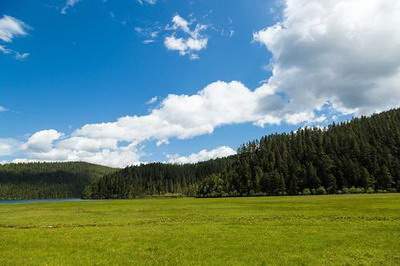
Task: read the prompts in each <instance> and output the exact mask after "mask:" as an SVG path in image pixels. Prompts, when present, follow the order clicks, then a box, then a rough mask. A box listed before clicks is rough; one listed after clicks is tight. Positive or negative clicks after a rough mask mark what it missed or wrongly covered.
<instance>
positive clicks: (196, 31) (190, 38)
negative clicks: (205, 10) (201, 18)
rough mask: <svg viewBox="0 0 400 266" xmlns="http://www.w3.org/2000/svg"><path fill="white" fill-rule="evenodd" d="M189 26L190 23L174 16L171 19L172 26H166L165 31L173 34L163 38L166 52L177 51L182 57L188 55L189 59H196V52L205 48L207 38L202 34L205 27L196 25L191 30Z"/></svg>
mask: <svg viewBox="0 0 400 266" xmlns="http://www.w3.org/2000/svg"><path fill="white" fill-rule="evenodd" d="M191 26H192V22H189V21H187V20H186V19H184V18H183V17H181V16H179V15H175V16H174V17H173V18H172V26H167V30H171V31H173V33H172V35H170V36H166V37H165V39H164V45H165V47H166V48H167V49H168V50H172V51H178V52H179V54H180V55H182V56H184V55H188V56H189V57H190V58H191V59H198V58H199V56H198V52H199V51H201V50H203V49H205V48H207V43H208V38H207V37H205V36H204V35H203V34H202V32H203V31H204V30H206V29H207V26H206V25H203V24H196V25H195V26H194V27H192V28H193V29H191Z"/></svg>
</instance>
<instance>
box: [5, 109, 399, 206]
mask: <svg viewBox="0 0 400 266" xmlns="http://www.w3.org/2000/svg"><path fill="white" fill-rule="evenodd" d="M396 191H397V192H399V191H400V109H395V110H390V111H386V112H383V113H380V114H374V115H372V116H370V117H365V116H363V117H359V118H354V119H352V120H351V121H346V122H342V123H339V124H332V125H330V126H328V127H326V128H307V127H306V128H301V129H299V130H297V131H296V132H290V133H282V134H273V135H268V136H264V137H262V138H261V139H259V140H254V141H250V142H248V143H246V144H244V145H242V146H241V147H240V148H239V149H238V153H237V155H234V156H230V157H227V158H221V159H215V160H209V161H205V162H199V163H195V164H165V163H150V164H142V165H138V166H130V167H126V168H124V169H113V168H109V167H105V166H99V165H94V164H88V163H83V162H67V163H20V164H4V165H0V199H30V198H71V197H82V198H92V199H114V198H137V197H143V196H156V195H179V196H195V197H232V196H257V195H309V194H336V193H373V192H396Z"/></svg>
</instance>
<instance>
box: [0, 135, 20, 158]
mask: <svg viewBox="0 0 400 266" xmlns="http://www.w3.org/2000/svg"><path fill="white" fill-rule="evenodd" d="M20 145H21V143H19V142H18V141H17V140H15V139H10V138H6V139H4V138H0V156H11V155H13V154H14V153H15V152H16V151H17V150H19V146H20Z"/></svg>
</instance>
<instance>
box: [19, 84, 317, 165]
mask: <svg viewBox="0 0 400 266" xmlns="http://www.w3.org/2000/svg"><path fill="white" fill-rule="evenodd" d="M280 101H282V99H280V98H279V97H277V96H276V95H274V91H273V90H272V89H271V88H270V87H268V86H267V85H262V86H260V87H259V88H257V89H255V90H253V91H252V90H250V89H248V88H247V87H246V86H244V85H243V84H242V83H240V82H237V81H233V82H229V83H227V82H222V81H218V82H214V83H211V84H210V85H208V86H206V87H205V88H203V89H202V90H200V91H199V92H198V93H196V94H193V95H175V94H171V95H169V96H168V97H166V98H165V99H163V100H162V101H161V102H160V105H159V107H157V108H154V109H152V110H151V111H150V112H149V113H148V114H146V115H142V116H137V115H136V116H125V117H121V118H119V119H117V120H116V121H114V122H107V123H97V124H87V125H84V126H83V127H81V128H79V129H76V130H75V131H74V132H72V133H71V134H70V135H65V134H63V133H61V132H58V131H56V130H54V129H50V130H42V131H39V132H36V133H34V134H32V136H31V137H29V138H28V140H27V141H26V142H25V143H24V144H22V145H21V152H22V153H23V158H21V159H19V160H17V161H24V160H25V161H26V160H43V161H87V162H92V163H100V164H104V165H110V166H119V167H122V166H126V165H130V164H137V163H140V162H141V161H140V158H141V147H142V146H143V145H144V144H145V143H146V142H148V141H155V142H156V143H157V144H159V145H162V144H165V143H168V140H170V139H189V138H194V137H196V136H200V135H204V134H211V133H212V132H213V131H214V130H215V129H216V128H218V127H221V126H223V125H230V124H237V123H246V122H250V123H254V124H257V125H259V126H263V125H265V124H271V123H280V122H287V123H299V122H303V121H305V120H310V119H312V118H314V119H315V118H316V117H315V116H314V115H313V114H303V113H300V114H297V113H294V114H289V113H288V114H286V115H285V116H284V117H282V118H280V117H278V116H275V115H274V112H273V111H272V109H273V108H275V107H276V106H279V105H280V104H281V103H280ZM265 102H270V103H271V105H270V106H269V108H267V107H266V105H265ZM227 151H232V150H228V149H226V148H224V149H219V150H217V151H208V152H204V151H203V152H201V153H200V154H199V155H198V156H196V155H193V156H191V157H190V156H189V158H191V160H194V158H206V156H209V157H210V158H213V156H214V157H215V156H217V155H218V156H219V155H220V154H228V152H227ZM223 152H225V153H223ZM229 154H230V153H229ZM180 160H181V161H183V160H184V159H183V158H181V159H180ZM188 160H189V159H188Z"/></svg>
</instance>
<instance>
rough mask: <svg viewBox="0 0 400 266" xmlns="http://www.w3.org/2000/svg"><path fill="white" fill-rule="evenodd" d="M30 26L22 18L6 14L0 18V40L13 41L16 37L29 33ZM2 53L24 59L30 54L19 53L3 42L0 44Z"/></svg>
mask: <svg viewBox="0 0 400 266" xmlns="http://www.w3.org/2000/svg"><path fill="white" fill-rule="evenodd" d="M28 28H29V27H28V26H27V25H26V24H25V23H24V22H22V21H21V20H18V19H16V18H14V17H11V16H7V15H4V16H3V17H2V18H0V41H2V42H5V43H12V41H13V39H14V38H16V37H19V36H25V35H27V34H28V33H27V30H28ZM0 53H3V54H10V55H13V56H15V58H16V59H17V60H23V59H25V58H27V57H28V56H29V53H19V52H17V51H15V50H12V49H10V48H8V47H6V46H5V45H2V44H0Z"/></svg>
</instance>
